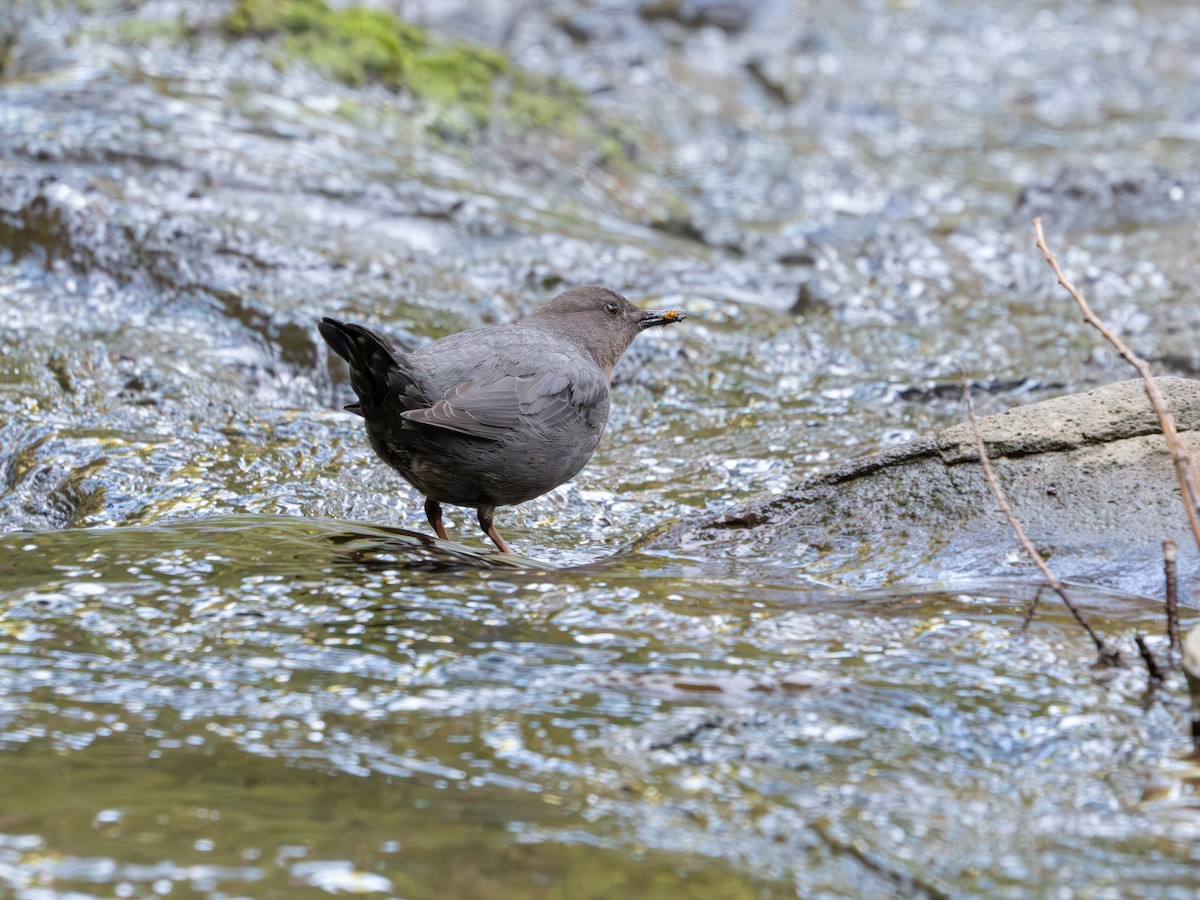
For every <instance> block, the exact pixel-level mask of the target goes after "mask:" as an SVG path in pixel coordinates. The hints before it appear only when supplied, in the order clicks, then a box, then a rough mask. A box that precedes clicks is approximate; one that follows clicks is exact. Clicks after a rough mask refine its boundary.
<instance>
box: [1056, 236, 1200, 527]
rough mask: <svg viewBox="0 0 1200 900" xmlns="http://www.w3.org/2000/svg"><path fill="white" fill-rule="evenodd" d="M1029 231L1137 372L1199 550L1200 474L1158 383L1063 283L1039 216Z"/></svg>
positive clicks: (1089, 315)
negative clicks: (1158, 429)
mask: <svg viewBox="0 0 1200 900" xmlns="http://www.w3.org/2000/svg"><path fill="white" fill-rule="evenodd" d="M1033 231H1034V234H1036V235H1037V247H1038V249H1039V250H1041V251H1042V256H1044V257H1045V258H1046V262H1048V263H1049V264H1050V268H1051V269H1052V270H1054V276H1055V277H1056V278H1057V279H1058V283H1059V284H1061V285H1062V286H1063V287H1064V288H1066V290H1067V293H1068V294H1070V295H1071V299H1073V300H1074V301H1075V304H1076V305H1077V306H1078V307H1079V311H1080V312H1081V313H1083V320H1084V321H1085V322H1087V323H1088V324H1089V325H1091V326H1092V327H1093V328H1095V329H1096V330H1097V331H1099V332H1100V333H1101V334H1102V335H1104V338H1105V339H1106V340H1107V341H1108V342H1109V343H1110V344H1112V345H1113V347H1114V348H1115V349H1116V351H1117V352H1118V353H1119V354H1121V357H1122V358H1123V359H1124V360H1125V361H1126V362H1128V363H1129V364H1130V365H1131V366H1133V367H1134V368H1135V369H1137V371H1138V373H1139V374H1140V375H1141V376H1142V381H1143V382H1144V384H1145V387H1146V396H1147V397H1149V398H1150V405H1151V406H1153V407H1154V413H1155V415H1157V416H1158V423H1159V425H1160V426H1161V428H1162V433H1163V437H1164V438H1166V441H1167V448H1168V449H1169V450H1170V452H1171V459H1172V460H1173V461H1174V463H1175V476H1176V478H1178V479H1179V491H1180V493H1181V494H1182V495H1183V503H1184V507H1185V508H1186V509H1187V516H1188V524H1189V525H1191V527H1192V537H1194V538H1195V539H1196V546H1197V547H1200V474H1198V473H1197V472H1196V466H1195V464H1194V463H1193V462H1192V458H1191V456H1190V455H1189V454H1188V451H1187V447H1186V446H1184V443H1183V441H1182V440H1180V438H1179V432H1178V430H1176V428H1175V416H1174V415H1172V413H1171V408H1170V407H1169V406H1167V401H1166V398H1164V397H1163V395H1162V391H1160V390H1159V389H1158V382H1156V381H1155V380H1154V376H1153V374H1151V372H1150V364H1149V363H1148V362H1146V361H1145V360H1144V359H1142V358H1141V357H1140V356H1138V355H1137V354H1136V353H1134V352H1133V351H1132V350H1130V349H1129V347H1128V346H1126V344H1125V342H1124V341H1123V340H1121V338H1120V337H1119V336H1118V335H1117V334H1116V333H1115V332H1114V331H1113V330H1112V329H1110V328H1109V327H1108V326H1107V325H1105V324H1104V323H1103V322H1102V321H1100V318H1099V317H1098V316H1097V315H1096V314H1095V313H1094V312H1092V308H1091V307H1090V306H1088V304H1087V301H1086V300H1085V299H1083V294H1081V293H1080V292H1079V289H1078V288H1076V287H1075V285H1073V284H1071V282H1070V281H1068V280H1067V276H1066V275H1064V274H1063V271H1062V269H1061V268H1059V265H1058V257H1056V256H1055V255H1054V254H1053V253H1051V252H1050V248H1049V247H1047V246H1046V237H1045V235H1043V234H1042V220H1041V217H1040V216H1039V217H1038V218H1036V219H1034V220H1033Z"/></svg>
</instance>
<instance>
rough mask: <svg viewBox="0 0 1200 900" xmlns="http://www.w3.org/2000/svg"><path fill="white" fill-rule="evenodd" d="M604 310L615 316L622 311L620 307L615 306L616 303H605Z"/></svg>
mask: <svg viewBox="0 0 1200 900" xmlns="http://www.w3.org/2000/svg"><path fill="white" fill-rule="evenodd" d="M604 308H605V309H607V310H608V311H609V312H610V313H612V314H613V315H616V314H617V310H618V309H620V307H619V306H617V304H615V303H605V304H604Z"/></svg>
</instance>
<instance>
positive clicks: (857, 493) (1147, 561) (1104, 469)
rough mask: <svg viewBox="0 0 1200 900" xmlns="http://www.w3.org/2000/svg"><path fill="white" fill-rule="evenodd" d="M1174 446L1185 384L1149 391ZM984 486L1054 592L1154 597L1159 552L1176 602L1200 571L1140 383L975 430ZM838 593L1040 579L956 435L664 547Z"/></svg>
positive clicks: (1194, 418) (1193, 419)
mask: <svg viewBox="0 0 1200 900" xmlns="http://www.w3.org/2000/svg"><path fill="white" fill-rule="evenodd" d="M1158 382H1159V385H1160V387H1161V389H1162V391H1163V393H1164V395H1165V396H1166V397H1167V400H1168V402H1169V403H1170V405H1171V407H1172V409H1173V411H1174V414H1175V417H1176V424H1177V427H1178V429H1179V433H1180V436H1181V437H1182V439H1183V441H1184V443H1185V444H1186V445H1187V446H1188V448H1189V449H1190V450H1191V452H1192V453H1193V454H1200V381H1192V380H1188V379H1182V378H1160V379H1158ZM979 424H980V429H981V431H982V433H983V435H984V439H985V441H986V445H987V450H988V456H989V458H990V459H991V460H992V464H993V468H994V469H995V471H996V477H997V479H998V480H999V482H1000V483H1001V485H1002V486H1003V487H1004V489H1005V491H1006V493H1007V494H1008V497H1009V502H1010V504H1011V505H1012V507H1013V510H1014V512H1015V513H1016V515H1017V518H1018V519H1019V520H1020V521H1021V524H1022V526H1023V528H1024V529H1025V531H1026V533H1027V534H1028V536H1029V538H1030V539H1031V540H1032V541H1033V542H1034V544H1035V545H1036V546H1037V547H1038V549H1039V550H1040V551H1041V552H1042V553H1043V554H1044V555H1045V556H1046V558H1047V560H1048V562H1049V565H1050V568H1051V569H1052V571H1053V572H1054V573H1055V575H1056V576H1057V577H1058V578H1060V579H1064V580H1071V581H1083V582H1091V583H1096V584H1103V585H1105V586H1108V587H1113V588H1117V589H1120V590H1124V591H1130V592H1133V593H1138V594H1143V595H1147V596H1151V597H1158V596H1161V595H1162V592H1163V577H1162V541H1163V540H1165V539H1168V538H1170V539H1174V540H1175V541H1177V542H1178V544H1179V551H1180V553H1179V556H1180V561H1179V573H1180V581H1181V585H1182V586H1183V587H1184V588H1186V590H1184V591H1183V592H1182V593H1181V599H1182V601H1183V602H1185V603H1187V602H1190V601H1191V599H1192V596H1191V588H1192V587H1194V586H1195V585H1197V584H1200V578H1197V576H1196V563H1197V561H1200V555H1198V554H1197V552H1196V549H1195V543H1194V541H1193V539H1192V536H1191V533H1190V531H1189V529H1188V524H1187V518H1186V513H1185V510H1184V507H1183V504H1182V502H1181V500H1180V497H1179V489H1178V485H1177V482H1176V477H1175V471H1174V466H1173V464H1172V461H1171V457H1170V454H1169V453H1168V451H1167V448H1166V444H1165V442H1164V440H1163V437H1162V434H1161V432H1160V431H1159V425H1158V420H1157V418H1156V417H1155V415H1154V412H1153V410H1152V408H1151V406H1150V402H1149V400H1148V399H1147V398H1146V393H1145V390H1144V387H1143V384H1142V382H1141V381H1140V380H1131V381H1122V382H1118V383H1115V384H1110V385H1106V386H1105V387H1101V388H1097V389H1096V390H1092V391H1088V392H1086V393H1081V394H1070V395H1067V396H1064V397H1058V398H1055V399H1053V400H1047V401H1044V402H1042V403H1035V404H1032V405H1030V406H1026V407H1019V408H1016V409H1011V410H1008V411H1007V412H1003V413H1000V414H998V415H994V416H989V417H987V418H984V419H981V420H980V423H979ZM731 532H740V533H741V536H742V543H740V544H739V546H738V547H737V548H736V552H738V553H739V554H741V555H759V556H762V557H768V558H770V560H772V561H775V562H788V563H790V564H792V565H800V566H802V567H803V568H804V571H805V574H806V575H809V576H811V577H814V578H821V579H827V580H829V581H832V582H835V583H839V584H843V585H847V586H856V587H861V586H866V585H871V584H879V583H884V584H890V583H897V582H903V581H908V582H912V581H920V582H932V581H953V580H956V579H965V578H969V579H979V578H996V577H1004V578H1011V577H1013V576H1014V575H1020V576H1022V577H1024V576H1025V575H1028V577H1029V578H1031V579H1039V578H1040V575H1039V574H1038V573H1037V570H1036V569H1035V568H1034V567H1033V565H1032V564H1031V563H1030V562H1029V561H1028V559H1027V558H1026V557H1025V555H1024V554H1023V552H1022V551H1021V549H1020V546H1019V544H1018V542H1017V539H1016V537H1015V535H1014V534H1013V531H1012V528H1011V527H1010V526H1009V524H1008V522H1007V520H1006V519H1005V518H1004V516H1003V515H1002V513H1001V512H1000V510H999V507H998V506H997V503H996V500H995V498H994V497H993V495H992V492H991V490H990V488H989V487H988V485H987V482H986V480H985V478H984V475H983V470H982V467H981V466H980V464H979V457H978V454H977V453H976V451H975V446H974V443H973V440H972V434H971V430H970V426H969V425H967V424H965V423H964V424H961V425H956V426H954V427H952V428H948V429H946V430H945V431H941V432H939V433H937V434H934V435H932V436H929V437H924V438H920V439H918V440H915V441H912V442H910V443H907V444H904V445H902V446H899V447H895V448H893V449H890V450H887V451H884V452H882V453H877V454H874V455H872V456H869V457H865V458H863V459H858V460H854V461H852V462H848V463H845V464H844V465H842V466H839V467H838V468H837V469H835V470H833V471H832V472H829V473H828V474H826V475H823V476H821V477H818V478H814V479H812V480H810V481H807V482H805V483H803V484H801V485H800V486H799V487H798V488H796V489H795V490H793V491H790V492H789V493H787V494H785V495H784V496H781V497H778V498H776V499H773V500H771V501H769V502H766V503H763V504H760V505H758V506H755V507H752V508H750V509H746V510H743V511H740V512H731V513H727V514H725V515H723V516H721V517H719V518H716V519H713V520H711V521H709V522H706V523H704V524H702V525H699V526H694V527H682V528H679V529H676V530H674V531H673V532H671V533H669V534H668V535H667V536H665V537H664V538H663V541H665V542H670V543H675V544H677V545H679V546H682V547H685V548H686V547H694V546H696V545H697V544H729V543H730V542H731V541H736V538H735V537H734V535H733V534H731Z"/></svg>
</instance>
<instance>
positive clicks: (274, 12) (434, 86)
mask: <svg viewBox="0 0 1200 900" xmlns="http://www.w3.org/2000/svg"><path fill="white" fill-rule="evenodd" d="M225 27H226V29H227V30H228V31H229V33H230V34H232V35H235V36H239V37H241V36H257V37H264V38H266V37H272V36H282V38H283V44H284V47H285V49H286V51H287V52H288V53H289V54H291V55H292V56H295V57H298V58H301V59H306V60H308V61H309V62H312V63H314V64H315V65H318V66H321V67H323V68H324V69H326V70H327V71H328V72H329V73H330V74H331V75H333V77H335V78H337V79H338V80H340V81H343V82H345V83H347V84H351V85H363V84H369V83H376V84H385V85H387V86H389V87H393V88H396V89H397V90H407V91H410V92H412V93H413V94H414V95H415V96H416V97H418V98H420V99H421V100H423V101H425V102H427V103H429V104H431V105H433V106H437V107H444V108H446V109H447V111H450V110H453V112H451V113H450V115H449V116H442V117H437V119H436V121H437V122H440V123H441V125H445V123H446V122H459V123H462V124H466V125H467V126H468V127H479V126H481V125H485V124H487V123H488V122H489V121H490V120H491V118H492V115H493V113H494V112H497V111H498V112H500V113H501V114H502V115H503V116H504V117H505V119H506V120H508V121H510V122H512V123H513V124H516V125H520V126H532V127H537V128H553V129H557V130H560V131H563V132H565V133H574V132H575V131H576V130H577V128H578V125H579V118H580V114H581V112H582V110H583V109H584V98H583V95H582V92H580V91H579V90H578V89H577V88H574V87H573V86H567V85H564V84H562V83H561V82H558V81H556V80H553V79H547V78H539V77H537V76H533V75H530V74H529V73H524V72H520V71H519V70H515V69H514V67H513V66H512V64H511V63H510V62H509V60H508V59H507V58H506V57H505V56H504V55H503V54H501V53H498V52H496V51H495V50H490V49H488V48H486V47H477V46H471V45H467V44H451V43H444V42H441V41H437V40H435V39H433V38H431V37H430V36H429V35H428V34H427V33H426V32H425V31H423V30H422V29H420V28H418V27H417V26H415V25H412V24H411V23H408V22H405V21H403V20H401V19H399V18H397V17H396V16H395V15H393V14H392V13H390V12H388V11H386V10H378V9H364V8H362V7H351V8H347V9H340V10H333V9H330V8H329V7H328V6H326V4H325V2H324V0H239V2H238V4H237V6H236V7H235V9H234V10H233V12H232V13H231V14H230V15H229V16H228V18H227V19H226V21H225ZM464 118H465V122H464ZM435 127H441V126H440V125H436V124H435ZM457 130H458V129H457V128H456V127H455V128H451V129H450V131H457Z"/></svg>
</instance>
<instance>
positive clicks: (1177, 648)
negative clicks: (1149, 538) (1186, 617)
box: [1163, 541, 1183, 669]
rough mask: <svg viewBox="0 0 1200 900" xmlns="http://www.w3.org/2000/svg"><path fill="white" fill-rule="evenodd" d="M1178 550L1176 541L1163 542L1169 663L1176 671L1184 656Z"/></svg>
mask: <svg viewBox="0 0 1200 900" xmlns="http://www.w3.org/2000/svg"><path fill="white" fill-rule="evenodd" d="M1177 553H1178V548H1177V547H1176V546H1175V542H1174V541H1163V576H1164V578H1165V579H1166V582H1167V640H1168V641H1169V642H1170V643H1169V647H1170V649H1169V650H1168V651H1167V652H1168V663H1169V664H1170V666H1171V668H1172V669H1174V668H1175V667H1176V666H1177V665H1179V657H1180V656H1181V655H1182V654H1183V642H1182V641H1180V640H1179V576H1178V574H1177V572H1176V570H1175V557H1176V555H1177Z"/></svg>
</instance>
